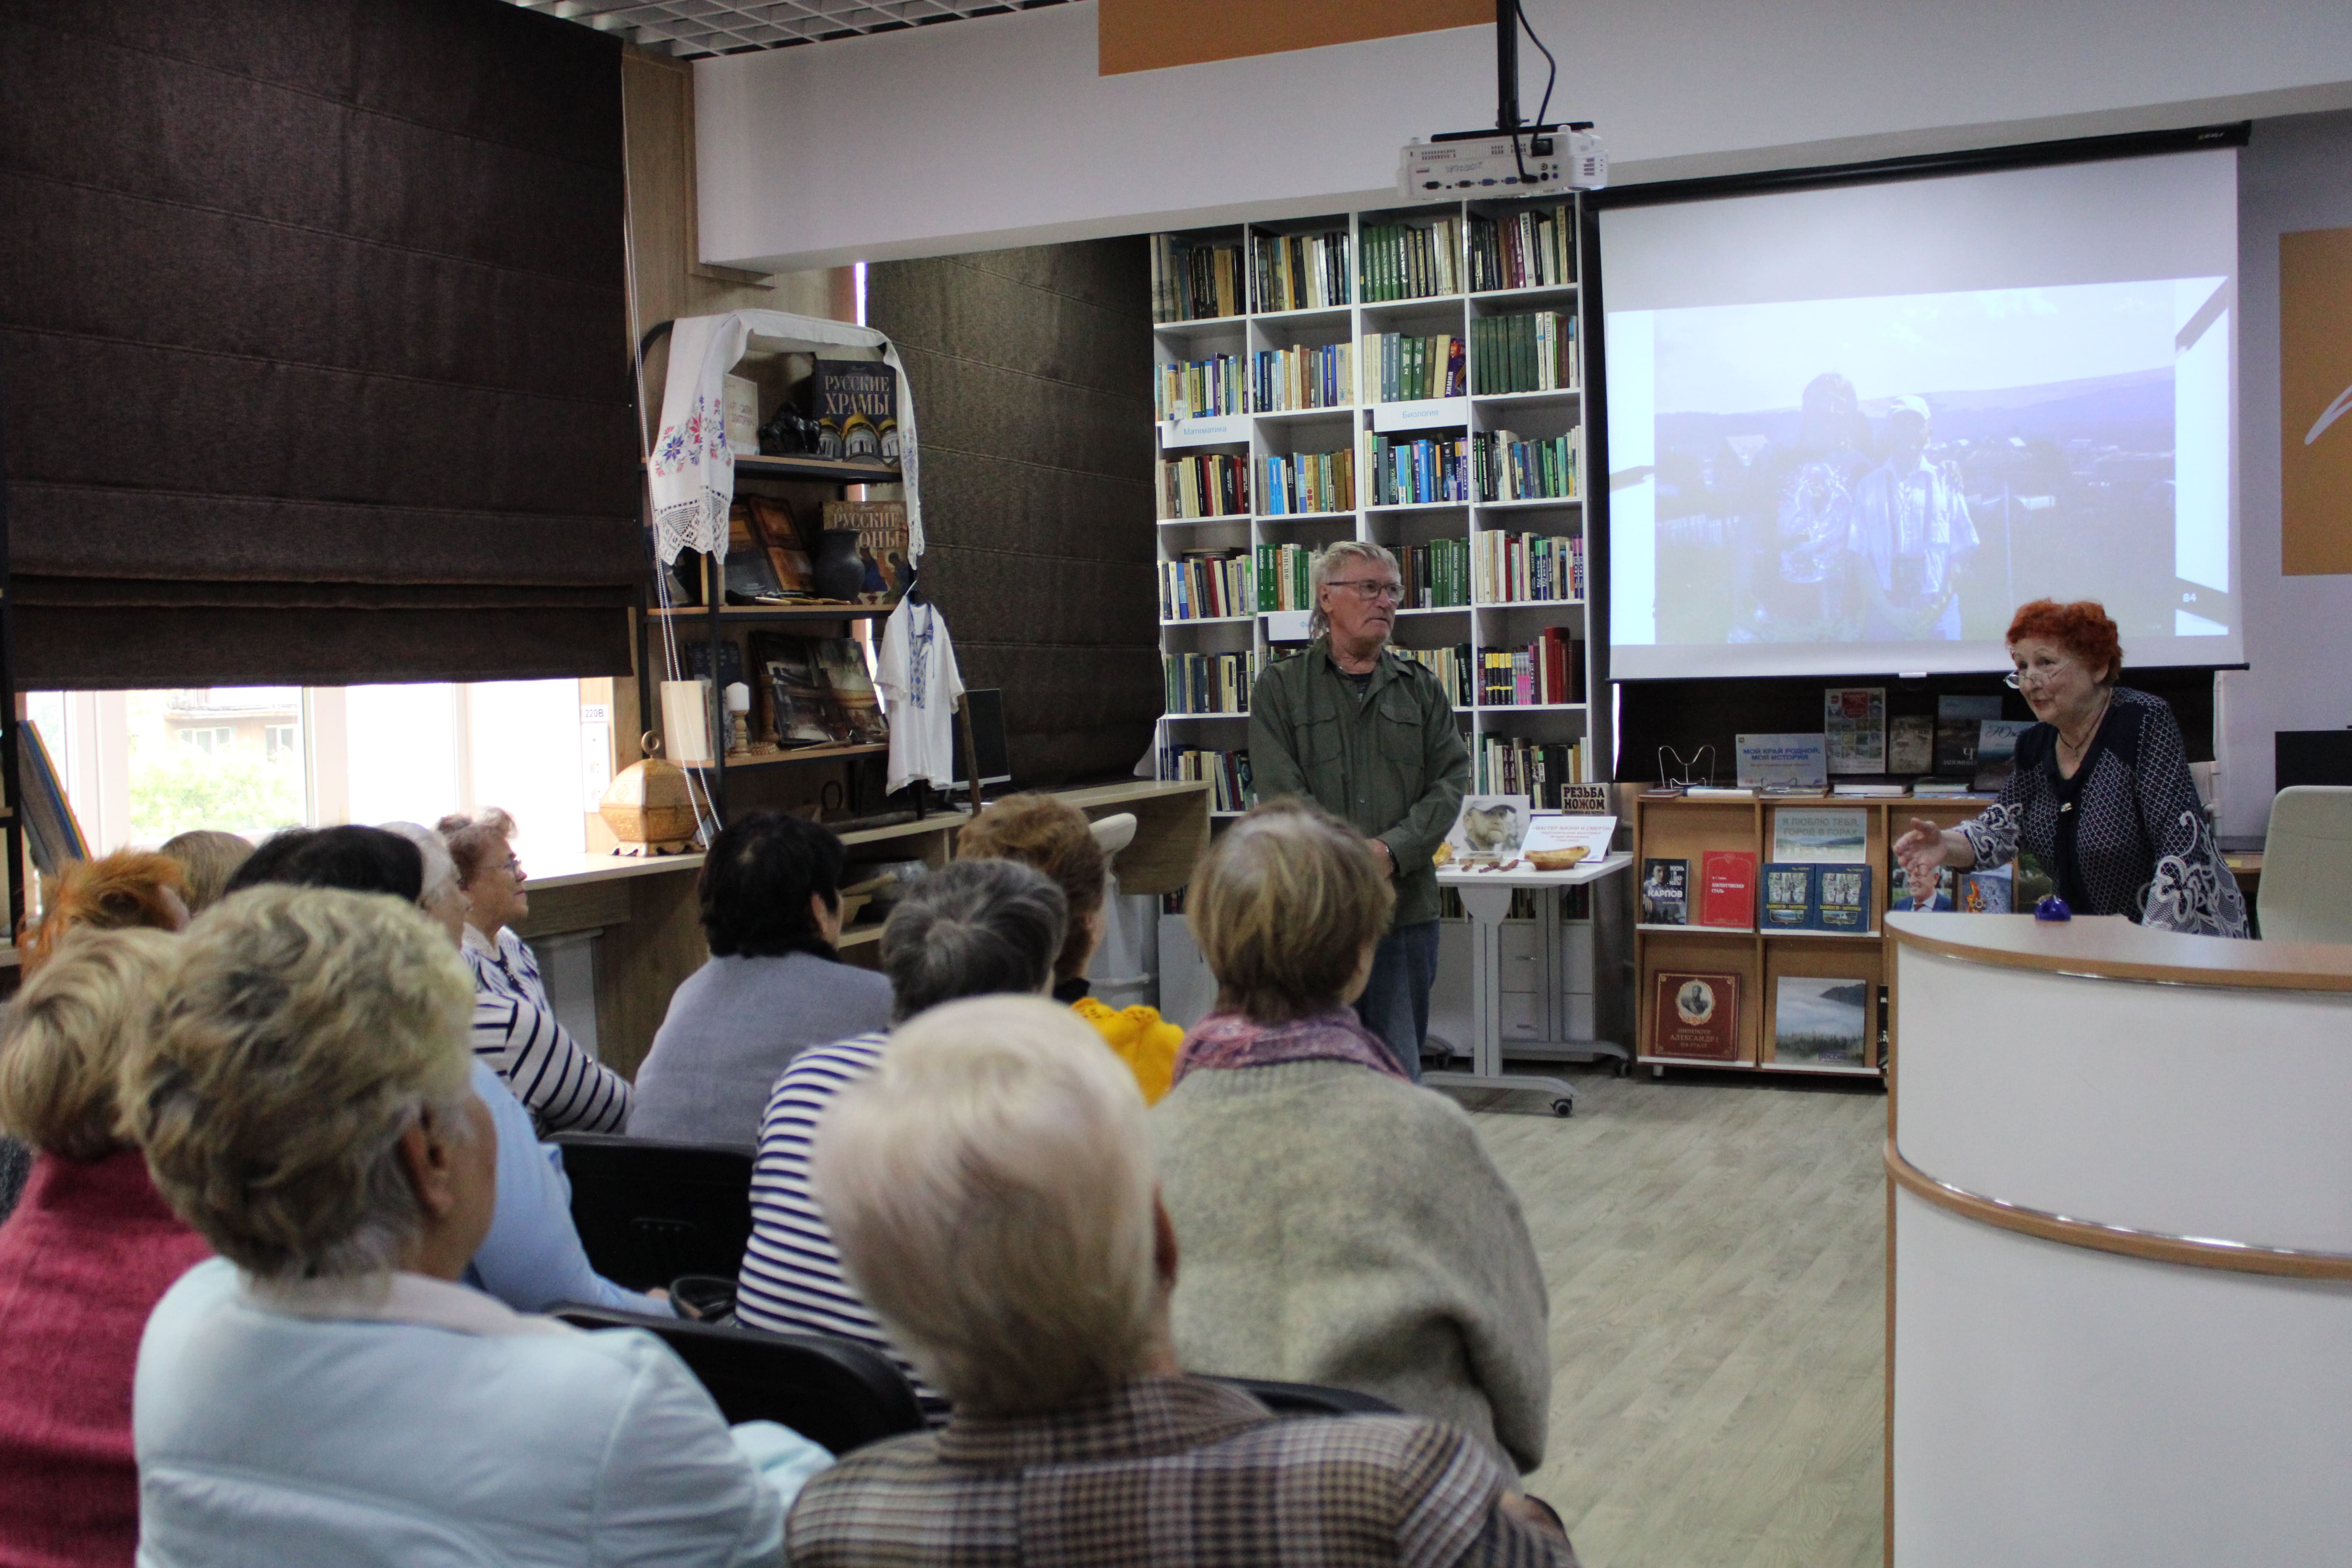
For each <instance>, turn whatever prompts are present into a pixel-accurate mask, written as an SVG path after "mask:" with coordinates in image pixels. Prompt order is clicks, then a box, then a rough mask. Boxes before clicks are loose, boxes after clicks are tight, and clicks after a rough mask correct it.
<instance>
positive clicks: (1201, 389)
mask: <svg viewBox="0 0 2352 1568" xmlns="http://www.w3.org/2000/svg"><path fill="white" fill-rule="evenodd" d="M1258 358H1260V359H1264V358H1265V355H1264V354H1260V355H1259V356H1258ZM1245 366H1246V362H1245V361H1244V360H1243V358H1242V356H1241V355H1239V354H1213V355H1212V356H1210V357H1209V358H1207V359H1195V360H1180V361H1177V362H1175V363H1170V364H1163V365H1161V366H1160V368H1159V371H1158V373H1157V374H1155V375H1154V376H1153V378H1152V382H1151V407H1152V415H1153V417H1155V418H1160V419H1199V418H1202V417H1205V416H1212V415H1219V414H1242V413H1246V412H1247V411H1248V409H1249V406H1250V405H1249V404H1248V403H1247V402H1245V401H1244V392H1245V391H1246V389H1247V388H1246V383H1247V375H1246V369H1245Z"/></svg>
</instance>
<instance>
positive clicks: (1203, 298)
mask: <svg viewBox="0 0 2352 1568" xmlns="http://www.w3.org/2000/svg"><path fill="white" fill-rule="evenodd" d="M1241 313H1242V247H1240V245H1238V244H1234V245H1192V244H1188V243H1186V242H1185V241H1184V240H1183V239H1181V237H1178V236H1176V235H1172V234H1155V235H1153V236H1152V237H1151V319H1152V320H1153V321H1207V320H1209V319H1211V318H1213V317H1216V316H1238V315H1240V314H1241Z"/></svg>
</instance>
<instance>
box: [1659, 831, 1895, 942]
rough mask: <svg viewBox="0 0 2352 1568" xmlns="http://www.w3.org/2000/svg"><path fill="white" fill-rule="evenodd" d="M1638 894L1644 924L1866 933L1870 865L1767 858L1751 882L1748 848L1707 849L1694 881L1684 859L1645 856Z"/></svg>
mask: <svg viewBox="0 0 2352 1568" xmlns="http://www.w3.org/2000/svg"><path fill="white" fill-rule="evenodd" d="M1759 892H1760V893H1761V895H1762V896H1761V899H1760V900H1759V896H1758V895H1759ZM1641 900H1642V923H1643V924H1644V925H1655V926H1697V927H1704V928H1706V929H1709V930H1718V931H1722V930H1728V931H1746V930H1748V929H1749V928H1751V927H1752V928H1754V929H1756V930H1758V931H1831V932H1838V933H1843V934H1850V935H1855V936H1862V935H1867V934H1868V933H1869V931H1870V868H1869V867H1867V866H1855V865H1850V864H1846V863H1843V862H1840V863H1835V864H1823V863H1816V862H1808V861H1774V862H1771V863H1769V864H1768V865H1766V866H1764V867H1763V868H1762V875H1761V879H1760V882H1759V875H1758V868H1757V863H1756V856H1755V855H1754V853H1753V852H1752V851H1749V850H1745V849H1709V850H1706V851H1704V852H1703V853H1702V854H1701V855H1700V857H1699V866H1698V879H1697V881H1696V885H1694V884H1693V881H1692V879H1691V863H1690V861H1689V860H1688V859H1686V858H1685V859H1675V858H1653V859H1646V860H1643V862H1642V888H1641ZM1694 914H1696V919H1694V918H1692V917H1693V916H1694Z"/></svg>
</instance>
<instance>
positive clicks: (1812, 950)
mask: <svg viewBox="0 0 2352 1568" xmlns="http://www.w3.org/2000/svg"><path fill="white" fill-rule="evenodd" d="M1992 799H1993V797H1992V796H1990V795H1938V796H1931V797H1917V796H1910V795H1902V796H1885V795H1873V796H1867V797H1862V796H1847V795H1779V796H1771V797H1766V798H1759V799H1752V800H1744V799H1737V798H1735V799H1722V798H1716V799H1699V800H1694V799H1691V798H1689V797H1688V796H1681V795H1677V796H1667V797H1662V798H1658V799H1651V798H1648V797H1637V798H1636V799H1635V800H1634V803H1633V876H1634V878H1635V894H1634V896H1635V897H1636V898H1637V899H1638V898H1639V897H1640V880H1641V879H1642V878H1643V875H1644V874H1645V868H1646V866H1647V864H1648V862H1650V861H1652V860H1660V859H1664V860H1687V861H1689V862H1690V876H1689V879H1688V880H1687V882H1686V883H1685V891H1684V897H1685V905H1684V907H1685V910H1686V911H1687V912H1688V913H1689V914H1690V915H1691V916H1693V917H1694V918H1696V915H1697V914H1698V910H1699V900H1700V896H1701V895H1700V887H1699V882H1700V866H1701V864H1702V862H1703V860H1704V859H1705V857H1706V852H1707V851H1708V850H1710V849H1717V850H1740V851H1744V852H1746V853H1748V854H1750V855H1753V856H1754V857H1755V858H1756V864H1757V865H1758V866H1759V868H1760V867H1762V866H1764V865H1766V864H1769V862H1770V860H1771V858H1772V856H1771V849H1772V814H1773V813H1774V812H1776V811H1778V810H1780V808H1782V807H1784V806H1791V807H1795V808H1797V809H1799V810H1821V809H1823V808H1833V809H1851V810H1854V811H1859V812H1862V813H1863V814H1864V821H1865V823H1866V824H1867V834H1866V840H1865V847H1864V861H1863V864H1864V865H1866V866H1867V867H1868V868H1870V905H1869V916H1870V921H1869V927H1870V929H1869V930H1868V931H1852V932H1848V931H1764V930H1759V929H1758V928H1757V927H1755V926H1752V925H1751V926H1748V927H1746V928H1731V927H1710V926H1699V925H1686V926H1672V925H1654V924H1650V923H1647V922H1643V923H1641V924H1637V925H1636V926H1635V927H1634V928H1633V979H1634V987H1633V990H1634V1008H1635V1029H1636V1033H1635V1036H1634V1038H1635V1040H1636V1042H1637V1047H1636V1048H1637V1051H1638V1054H1637V1056H1636V1057H1635V1058H1634V1059H1635V1060H1636V1061H1638V1062H1640V1063H1643V1065H1645V1066H1648V1067H1651V1068H1657V1069H1663V1068H1668V1067H1678V1068H1683V1067H1691V1068H1730V1069H1734V1070H1741V1071H1756V1070H1764V1071H1771V1072H1789V1073H1819V1074H1823V1075H1827V1076H1832V1077H1854V1076H1858V1075H1876V1074H1879V1073H1882V1072H1884V1071H1885V1065H1886V1064H1885V1062H1884V1061H1883V1060H1882V1059H1881V1058H1880V1051H1879V1041H1878V1028H1877V1022H1878V1020H1877V1009H1876V1007H1875V1005H1873V1006H1872V1007H1871V1008H1870V1009H1868V1010H1867V1011H1866V1013H1865V1028H1864V1039H1865V1041H1866V1045H1867V1056H1866V1058H1865V1061H1864V1065H1862V1066H1860V1067H1854V1066H1850V1065H1845V1064H1841V1063H1822V1062H1810V1061H1808V1062H1779V1061H1775V1060H1773V1059H1772V1025H1771V1018H1772V1004H1773V990H1774V982H1776V981H1778V980H1779V979H1780V977H1781V976H1783V975H1801V976H1806V977H1809V978H1821V979H1844V978H1847V977H1851V978H1853V979H1856V980H1861V981H1864V982H1866V983H1868V984H1870V986H1871V987H1872V988H1873V990H1874V992H1875V991H1877V990H1880V989H1883V988H1885V986H1886V985H1888V984H1890V983H1891V980H1892V978H1893V974H1894V969H1893V965H1892V963H1890V962H1889V960H1888V958H1887V956H1886V951H1885V931H1886V900H1887V895H1888V892H1889V888H1888V883H1889V881H1890V876H1889V867H1890V864H1891V861H1892V858H1893V857H1892V853H1891V851H1892V847H1893V845H1894V842H1895V839H1897V838H1899V837H1902V836H1903V833H1904V831H1905V829H1906V827H1907V826H1909V823H1910V819H1911V818H1913V817H1915V816H1917V817H1924V818H1926V819H1927V820H1928V821H1930V822H1933V823H1936V824H1937V825H1938V826H1944V827H1949V826H1952V825H1953V824H1954V823H1958V822H1964V821H1966V820H1968V819H1969V817H1971V816H1976V815H1977V814H1978V813H1979V812H1980V811H1982V810H1984V808H1985V807H1986V806H1988V805H1991V804H1992ZM1759 896H1760V889H1759ZM1754 918H1755V910H1753V908H1751V909H1750V910H1749V919H1750V920H1753V919H1754ZM1687 971H1696V972H1700V973H1708V972H1713V973H1729V974H1737V975H1738V976H1739V1052H1740V1055H1739V1059H1738V1060H1736V1061H1707V1060H1701V1059H1697V1058H1684V1057H1661V1056H1657V1055H1654V1054H1653V1053H1652V1052H1651V1050H1650V1041H1651V1038H1652V1030H1653V1026H1654V1019H1653V1017H1652V1015H1653V1013H1654V1011H1655V1009H1656V1006H1657V997H1656V996H1655V994H1654V993H1655V991H1656V989H1657V981H1656V977H1657V975H1658V974H1659V973H1661V972H1667V973H1681V972H1687Z"/></svg>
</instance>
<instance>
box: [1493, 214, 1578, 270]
mask: <svg viewBox="0 0 2352 1568" xmlns="http://www.w3.org/2000/svg"><path fill="white" fill-rule="evenodd" d="M1575 255H1576V220H1575V219H1574V218H1573V217H1571V216H1570V214H1569V210H1568V208H1566V207H1564V206H1559V207H1553V208H1552V209H1551V210H1550V211H1549V212H1522V213H1513V214H1512V215H1510V216H1507V217H1502V218H1491V217H1479V216H1475V215H1474V216H1472V217H1471V219H1470V287H1471V288H1473V289H1557V288H1562V287H1565V286H1566V285H1568V284H1570V283H1573V282H1575V281H1576V265H1575V260H1574V258H1575Z"/></svg>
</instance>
